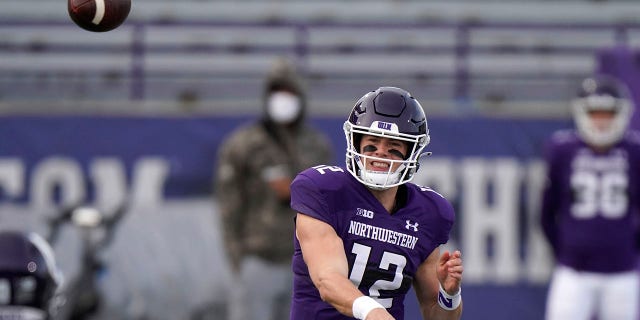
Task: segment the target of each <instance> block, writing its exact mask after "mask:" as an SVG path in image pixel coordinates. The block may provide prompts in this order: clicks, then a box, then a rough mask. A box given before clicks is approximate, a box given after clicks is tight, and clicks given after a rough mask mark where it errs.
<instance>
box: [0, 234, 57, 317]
mask: <svg viewBox="0 0 640 320" xmlns="http://www.w3.org/2000/svg"><path fill="white" fill-rule="evenodd" d="M60 281H61V272H60V270H59V269H58V268H57V267H56V264H55V260H54V257H53V250H52V249H51V246H50V245H49V244H48V243H47V241H46V240H44V239H43V238H42V237H40V236H39V235H37V234H35V233H32V232H22V231H2V232H0V307H2V309H8V310H9V308H14V309H13V310H18V309H15V308H20V309H24V308H34V309H38V310H41V311H42V312H44V313H46V312H49V306H50V302H51V300H52V299H53V297H54V294H55V293H56V290H57V289H58V287H59V285H60ZM7 312H11V310H10V311H6V310H5V311H2V312H0V313H3V314H4V313H7ZM24 312H28V311H27V310H19V313H24Z"/></svg>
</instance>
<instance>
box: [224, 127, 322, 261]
mask: <svg viewBox="0 0 640 320" xmlns="http://www.w3.org/2000/svg"><path fill="white" fill-rule="evenodd" d="M331 150H332V149H331V146H330V144H329V141H328V139H327V138H326V137H325V136H324V135H323V134H321V133H320V132H319V131H316V130H315V129H313V128H311V127H309V126H305V125H301V126H299V128H298V131H297V133H296V134H293V133H291V132H289V131H287V130H285V129H283V128H280V127H274V128H272V130H271V132H270V131H269V130H267V129H266V126H265V124H264V122H257V123H255V124H252V125H247V126H244V127H241V128H239V129H238V130H236V131H235V132H233V133H232V134H231V135H230V136H229V137H228V138H227V139H226V141H225V142H224V143H223V145H222V146H221V148H220V150H219V157H218V168H217V170H216V178H215V196H216V199H217V202H218V208H219V210H220V214H221V217H222V222H223V228H224V230H223V233H224V240H225V246H226V249H227V253H228V256H229V258H230V262H231V264H232V266H233V267H237V266H238V265H239V261H240V260H241V259H242V257H243V256H246V255H254V256H258V257H261V258H263V259H266V260H267V261H271V262H276V263H289V262H290V260H291V256H292V254H293V235H294V221H293V219H294V217H295V212H294V211H293V210H292V209H291V208H290V207H289V201H288V199H279V198H278V197H277V196H276V195H275V192H274V191H273V190H272V189H271V188H270V187H269V184H268V182H267V180H268V179H269V178H270V177H272V176H274V175H278V176H286V177H288V178H289V179H293V178H294V177H295V176H296V174H297V173H298V172H300V171H302V170H304V169H306V168H308V167H311V166H314V165H317V164H332V163H330V162H331V161H333V158H332V157H333V155H332V151H331Z"/></svg>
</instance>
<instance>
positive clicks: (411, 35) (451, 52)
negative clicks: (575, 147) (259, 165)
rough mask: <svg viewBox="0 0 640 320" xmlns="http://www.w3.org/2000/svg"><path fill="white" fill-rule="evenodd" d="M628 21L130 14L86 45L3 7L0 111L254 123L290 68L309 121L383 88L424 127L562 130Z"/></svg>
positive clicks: (35, 11)
mask: <svg viewBox="0 0 640 320" xmlns="http://www.w3.org/2000/svg"><path fill="white" fill-rule="evenodd" d="M638 16H640V6H638V4H637V3H636V2H635V1H625V0H617V1H616V0H610V1H593V0H592V1H587V0H583V1H578V0H564V1H563V0H557V1H522V0H505V1H495V0H494V1H399V0H395V1H391V0H389V1H363V0H356V1H296V0H289V1H205V0H200V1H195V0H184V1H163V0H136V1H134V2H133V4H132V9H131V13H130V16H129V19H128V20H127V22H126V23H125V24H124V25H123V26H121V27H120V28H118V29H117V30H115V31H112V32H109V33H108V34H93V33H89V32H85V31H83V30H80V29H79V28H77V27H76V26H75V25H73V24H72V23H70V20H69V18H68V16H67V13H66V3H65V1H53V0H27V1H21V2H7V3H3V4H2V10H1V11H0V71H1V72H0V110H2V111H4V112H14V111H18V112H27V111H35V112H38V111H40V110H39V106H40V105H41V102H42V101H47V103H48V104H49V105H50V107H48V108H47V110H48V111H53V110H56V111H58V110H59V111H71V112H114V111H116V112H127V113H128V112H134V113H138V112H141V113H157V112H178V113H194V112H203V113H214V114H221V113H225V112H233V113H238V112H245V113H252V112H254V111H255V106H256V105H258V104H259V102H260V99H261V97H260V93H261V90H260V89H261V85H262V79H263V77H264V75H265V73H266V71H267V70H268V68H269V66H270V65H271V63H272V60H273V58H275V57H278V56H288V57H290V58H292V59H294V60H295V61H296V63H297V64H298V66H299V68H300V70H301V71H302V72H303V73H304V74H305V75H306V77H307V80H308V81H307V84H308V89H309V97H310V104H311V112H312V113H315V114H323V113H324V114H326V113H328V114H342V113H343V112H344V110H345V106H350V105H351V103H352V102H353V100H354V97H358V96H361V95H362V93H363V92H366V91H368V90H370V89H371V88H372V87H376V86H377V85H378V84H379V83H381V82H393V83H396V85H397V86H401V87H404V88H406V89H408V90H409V91H411V92H415V94H416V95H417V96H418V97H419V98H420V99H421V101H425V102H427V103H426V104H427V105H428V106H429V112H430V113H445V114H468V113H480V114H515V115H523V116H535V117H539V116H544V117H550V116H551V117H553V116H555V117H558V116H560V117H563V116H566V114H567V110H566V104H567V100H568V99H569V98H571V96H572V95H573V94H574V88H575V83H576V81H578V79H580V78H582V77H584V76H586V75H588V74H590V73H591V72H593V70H594V67H595V64H596V60H595V58H594V56H595V54H596V52H597V50H599V49H602V48H610V47H614V46H635V45H637V44H638V43H639V42H640V24H639V21H638V18H637V17H638ZM80 101H82V104H81V105H79V104H78V102H80Z"/></svg>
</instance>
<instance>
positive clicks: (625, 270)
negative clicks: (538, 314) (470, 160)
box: [541, 76, 640, 320]
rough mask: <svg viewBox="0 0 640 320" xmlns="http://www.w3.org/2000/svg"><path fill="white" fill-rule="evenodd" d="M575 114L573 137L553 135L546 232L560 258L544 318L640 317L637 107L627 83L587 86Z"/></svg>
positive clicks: (603, 80)
mask: <svg viewBox="0 0 640 320" xmlns="http://www.w3.org/2000/svg"><path fill="white" fill-rule="evenodd" d="M572 108H573V109H572V112H573V116H574V120H575V124H576V127H577V130H576V131H561V132H558V133H556V134H554V135H553V136H552V137H551V139H550V141H549V143H548V145H547V150H546V154H545V157H546V161H547V169H548V177H547V183H546V186H545V190H544V194H543V204H542V216H541V217H542V227H543V230H544V233H545V236H546V237H547V240H548V241H549V243H550V245H551V248H552V250H553V253H554V255H555V257H556V260H557V267H556V269H555V271H554V275H553V278H552V282H551V287H550V290H549V294H548V297H547V310H546V318H547V319H548V320H556V319H558V320H559V319H572V320H581V319H585V320H586V319H591V314H592V313H593V312H597V313H598V319H601V320H602V319H629V320H632V319H633V320H637V319H638V301H639V300H638V299H639V298H640V296H639V294H638V291H639V289H640V280H639V276H638V273H637V251H636V237H637V233H638V230H637V224H636V219H637V218H638V217H637V216H636V217H634V216H633V215H637V214H638V209H639V208H640V206H639V204H640V139H639V136H638V134H637V133H635V132H628V131H627V127H628V124H629V119H630V116H631V112H632V103H631V100H630V99H629V94H628V92H627V89H626V87H624V85H623V84H622V83H621V82H619V81H617V80H615V79H613V78H610V77H605V76H596V77H592V78H588V79H586V80H584V81H583V82H582V85H581V86H580V89H579V93H578V97H577V98H576V99H575V100H574V101H573V104H572Z"/></svg>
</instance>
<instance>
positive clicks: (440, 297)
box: [438, 292, 453, 309]
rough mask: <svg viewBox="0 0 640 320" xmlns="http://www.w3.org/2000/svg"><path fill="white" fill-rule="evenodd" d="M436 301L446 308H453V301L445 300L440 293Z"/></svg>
mask: <svg viewBox="0 0 640 320" xmlns="http://www.w3.org/2000/svg"><path fill="white" fill-rule="evenodd" d="M438 300H439V301H440V303H441V304H443V305H445V306H446V307H447V308H449V309H452V308H453V299H447V297H445V296H444V295H443V294H442V292H438Z"/></svg>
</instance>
